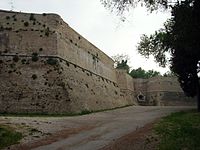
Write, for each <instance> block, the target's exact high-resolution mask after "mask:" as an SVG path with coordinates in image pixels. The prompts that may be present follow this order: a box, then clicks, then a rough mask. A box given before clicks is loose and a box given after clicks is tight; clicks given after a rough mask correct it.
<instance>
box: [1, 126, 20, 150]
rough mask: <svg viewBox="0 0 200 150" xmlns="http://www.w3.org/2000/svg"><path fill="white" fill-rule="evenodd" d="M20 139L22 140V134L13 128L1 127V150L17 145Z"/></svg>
mask: <svg viewBox="0 0 200 150" xmlns="http://www.w3.org/2000/svg"><path fill="white" fill-rule="evenodd" d="M20 139H22V134H21V133H19V132H16V131H14V129H13V128H11V127H8V126H5V125H0V149H2V148H5V147H7V146H10V145H13V144H17V143H18V142H19V140H20Z"/></svg>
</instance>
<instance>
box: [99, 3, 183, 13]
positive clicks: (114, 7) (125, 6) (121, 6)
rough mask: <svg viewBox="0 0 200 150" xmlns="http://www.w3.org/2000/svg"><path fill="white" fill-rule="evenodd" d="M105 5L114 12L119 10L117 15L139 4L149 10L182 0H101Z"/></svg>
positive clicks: (166, 6) (164, 7) (168, 5)
mask: <svg viewBox="0 0 200 150" xmlns="http://www.w3.org/2000/svg"><path fill="white" fill-rule="evenodd" d="M100 1H101V3H102V4H103V5H104V7H106V8H108V9H109V10H111V11H112V12H113V11H115V12H117V15H123V14H124V12H126V11H128V10H129V9H131V8H134V7H136V6H137V5H141V6H145V7H146V8H148V10H149V11H154V10H157V9H167V8H169V7H170V6H171V5H174V3H176V2H179V1H181V0H100Z"/></svg>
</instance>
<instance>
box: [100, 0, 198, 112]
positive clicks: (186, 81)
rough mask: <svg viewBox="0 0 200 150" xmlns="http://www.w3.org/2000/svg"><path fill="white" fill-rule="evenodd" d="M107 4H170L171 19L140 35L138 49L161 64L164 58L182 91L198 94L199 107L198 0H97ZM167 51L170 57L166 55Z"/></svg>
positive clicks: (113, 6) (153, 6) (119, 7)
mask: <svg viewBox="0 0 200 150" xmlns="http://www.w3.org/2000/svg"><path fill="white" fill-rule="evenodd" d="M101 1H103V2H104V5H105V6H107V7H108V8H111V10H112V9H116V10H118V14H120V13H121V14H123V12H124V11H125V10H128V9H129V8H130V7H133V6H135V5H137V4H138V3H141V4H145V6H146V7H147V8H148V9H149V10H156V9H158V8H168V7H169V6H170V8H171V15H172V17H171V19H170V20H168V21H167V22H166V23H165V25H164V28H163V29H160V30H159V31H156V32H155V33H154V34H152V35H150V36H147V35H143V36H142V37H141V42H140V43H139V46H138V52H139V53H140V54H142V55H143V56H145V57H148V56H149V55H153V56H154V58H155V60H156V61H157V62H158V63H159V64H160V65H161V66H165V65H166V64H167V62H169V64H170V65H171V70H172V71H173V72H174V73H175V74H176V75H177V76H178V79H179V82H180V85H181V87H182V89H183V90H184V92H185V93H186V95H188V96H192V97H193V96H196V95H197V97H198V111H200V83H199V76H198V74H199V71H200V38H199V34H200V1H199V0H101ZM167 54H170V55H171V58H170V59H168V58H167Z"/></svg>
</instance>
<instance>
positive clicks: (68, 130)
mask: <svg viewBox="0 0 200 150" xmlns="http://www.w3.org/2000/svg"><path fill="white" fill-rule="evenodd" d="M191 108H194V107H177V106H176V107H171V106H170V107H160V106H152V107H151V106H148V107H141V106H140V107H139V106H131V107H126V108H122V109H116V110H112V111H106V112H100V113H93V114H90V115H84V116H77V117H59V118H55V117H48V118H47V117H42V118H41V117H37V118H35V117H33V118H26V117H22V118H19V117H14V118H13V117H9V118H7V120H9V123H11V124H12V123H20V124H26V125H27V126H32V127H34V128H37V130H39V131H41V132H43V133H48V134H51V136H45V138H44V137H43V139H41V138H39V140H34V141H33V140H29V142H28V144H26V142H27V141H26V142H25V144H22V145H20V149H33V150H98V149H101V148H102V147H104V146H106V145H109V144H111V143H113V142H114V141H115V140H117V139H118V138H120V137H122V136H124V135H127V134H129V133H131V132H133V131H135V130H137V129H139V128H140V127H143V126H144V125H145V124H147V123H150V122H153V121H154V120H156V119H158V118H160V117H163V116H166V115H168V114H170V113H172V112H176V111H181V110H187V109H191ZM1 119H5V118H2V117H1V118H0V120H1ZM34 123H35V124H34ZM15 148H16V147H15ZM18 148H19V147H18Z"/></svg>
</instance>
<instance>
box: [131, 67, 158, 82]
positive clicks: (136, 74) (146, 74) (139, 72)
mask: <svg viewBox="0 0 200 150" xmlns="http://www.w3.org/2000/svg"><path fill="white" fill-rule="evenodd" d="M129 74H130V76H132V77H133V78H143V79H148V78H152V77H155V76H160V73H159V72H157V71H154V70H148V71H145V70H144V69H142V68H141V67H139V68H138V69H133V70H132V71H131V72H130V73H129Z"/></svg>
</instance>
